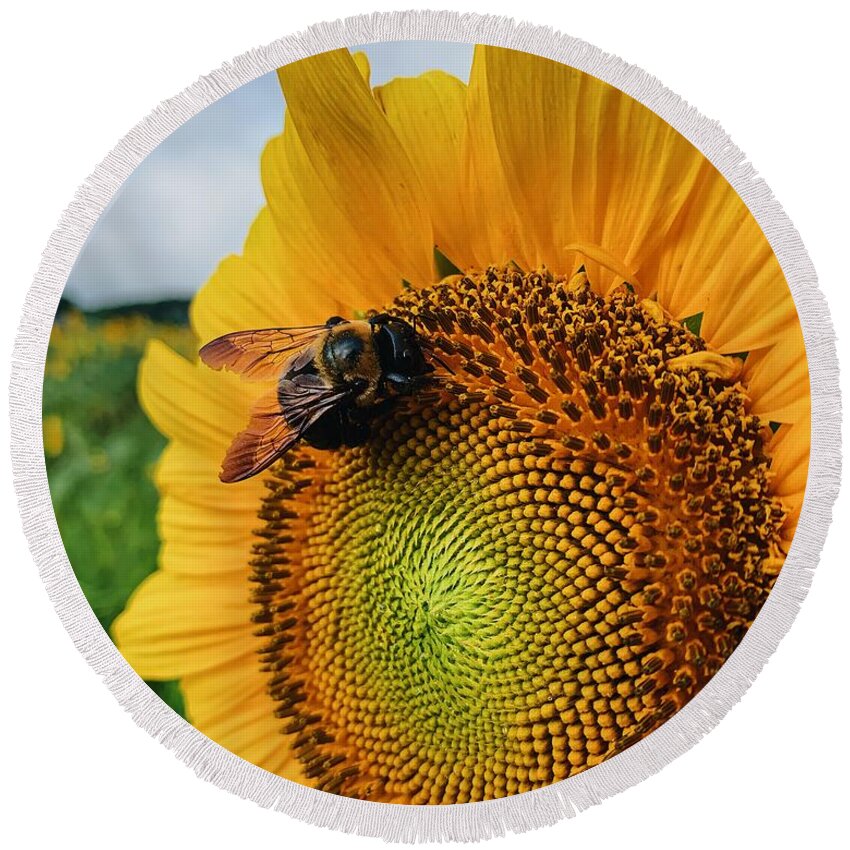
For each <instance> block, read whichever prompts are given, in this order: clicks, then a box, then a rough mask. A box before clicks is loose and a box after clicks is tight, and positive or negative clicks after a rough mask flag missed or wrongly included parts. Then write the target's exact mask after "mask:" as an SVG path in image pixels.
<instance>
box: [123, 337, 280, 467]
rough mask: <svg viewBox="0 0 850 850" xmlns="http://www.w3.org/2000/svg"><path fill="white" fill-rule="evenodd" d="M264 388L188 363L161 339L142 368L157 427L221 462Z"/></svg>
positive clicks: (143, 394) (144, 395)
mask: <svg viewBox="0 0 850 850" xmlns="http://www.w3.org/2000/svg"><path fill="white" fill-rule="evenodd" d="M264 386H265V385H260V384H249V383H248V382H245V381H240V379H239V377H238V376H236V375H231V374H227V373H223V372H214V371H213V370H212V369H209V368H207V367H206V366H204V365H203V364H202V363H197V364H192V363H189V362H188V361H187V360H184V359H183V358H182V357H181V356H180V355H179V354H176V353H175V352H174V351H172V350H171V349H170V348H169V347H168V346H167V345H164V344H163V343H161V342H159V341H157V340H152V341H151V342H150V343H149V344H148V346H147V348H146V350H145V355H144V357H143V358H142V362H141V364H140V366H139V402H140V404H141V406H142V408H143V409H144V411H145V412H146V413H147V415H148V417H149V418H150V420H151V421H152V422H153V423H154V425H156V427H157V429H159V431H160V432H161V433H163V434H164V435H165V436H166V437H169V438H171V439H172V440H181V441H183V442H185V443H188V444H189V445H192V446H195V447H196V448H197V449H198V450H199V451H202V452H203V453H204V454H206V455H209V456H212V457H213V458H215V459H217V460H218V461H220V460H221V459H222V457H223V456H224V452H225V450H226V449H227V447H228V446H229V445H230V442H231V440H232V439H233V436H234V434H236V433H237V432H239V431H240V430H242V429H243V428H244V427H245V423H246V422H247V421H248V417H249V410H250V406H251V402H252V399H253V398H254V397H255V396H257V395H258V393H260V392H262V390H263V388H264Z"/></svg>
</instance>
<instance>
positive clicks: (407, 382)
mask: <svg viewBox="0 0 850 850" xmlns="http://www.w3.org/2000/svg"><path fill="white" fill-rule="evenodd" d="M382 380H383V381H384V382H385V383H386V384H389V385H390V386H391V387H392V388H393V389H394V390H395V391H396V392H397V393H398V394H399V395H412V394H413V393H414V392H415V391H416V390H417V389H419V387H421V386H422V376H419V375H416V376H410V375H399V374H398V373H396V372H387V374H386V375H383V376H382Z"/></svg>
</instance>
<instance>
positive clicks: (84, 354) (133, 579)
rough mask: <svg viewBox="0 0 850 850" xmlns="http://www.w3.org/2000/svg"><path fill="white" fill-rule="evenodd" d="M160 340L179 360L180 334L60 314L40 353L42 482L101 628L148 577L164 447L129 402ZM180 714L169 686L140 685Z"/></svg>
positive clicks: (185, 342)
mask: <svg viewBox="0 0 850 850" xmlns="http://www.w3.org/2000/svg"><path fill="white" fill-rule="evenodd" d="M152 337H159V338H164V339H165V340H166V342H168V343H169V344H170V345H172V346H174V347H175V348H178V349H182V350H183V352H184V353H186V354H188V353H189V352H190V351H191V349H192V348H193V347H194V340H193V339H192V336H191V332H190V331H189V329H188V328H186V327H178V326H174V325H161V324H158V323H156V322H154V321H151V320H150V319H149V318H147V317H145V316H141V315H130V316H128V315H123V316H120V317H114V316H113V317H109V318H103V319H101V318H91V317H84V316H82V314H80V313H76V312H72V313H65V314H63V315H62V316H61V318H60V319H58V320H57V324H56V326H55V328H54V332H53V335H52V336H51V346H50V349H49V352H48V360H47V368H46V374H45V381H44V402H43V413H44V423H45V448H46V455H47V457H46V462H47V474H48V480H49V482H50V491H51V496H52V499H53V508H54V511H55V513H56V519H57V522H58V525H59V531H60V533H61V535H62V541H63V543H64V545H65V550H66V551H67V553H68V558H69V560H70V562H71V565H72V566H73V568H74V572H75V574H76V576H77V579H78V581H79V582H80V587H81V588H82V590H83V593H85V595H86V598H87V599H88V601H89V603H90V604H91V606H92V609H93V610H94V613H95V615H96V616H97V618H98V620H100V623H101V625H102V626H103V628H104V629H105V630H106V631H107V633H108V632H109V628H110V626H111V624H112V621H113V620H114V619H115V617H116V616H117V615H118V614H120V613H121V611H123V609H124V606H125V605H126V603H127V600H128V598H129V597H130V595H131V594H132V592H133V590H135V588H136V587H137V586H138V585H139V583H140V582H141V581H142V580H143V579H144V578H145V577H146V576H147V575H149V574H150V573H151V572H153V570H154V569H155V568H156V563H157V553H158V550H159V540H158V538H157V532H156V519H155V517H156V509H157V502H158V496H157V491H156V487H155V485H154V482H153V480H152V477H151V476H152V471H153V468H154V465H155V463H156V460H157V458H158V457H159V455H160V453H161V452H162V449H163V448H164V446H165V439H164V438H163V437H162V436H161V435H160V434H159V432H157V430H156V429H155V428H154V427H153V425H152V424H151V423H150V421H149V420H148V418H147V417H146V416H145V414H144V412H143V411H142V410H141V408H140V407H139V403H138V400H137V397H136V374H137V370H138V365H139V360H140V358H141V355H142V352H143V350H144V345H145V343H146V341H147V340H148V339H150V338H152ZM149 684H150V686H151V687H152V688H153V689H154V690H155V691H156V693H158V694H159V695H160V696H161V697H162V698H163V699H164V700H165V701H166V702H167V703H168V704H169V705H170V706H171V707H172V708H173V709H174V710H175V711H177V712H179V713H180V714H183V713H184V709H183V699H182V695H181V693H180V688H179V685H178V684H177V683H176V682H157V683H149Z"/></svg>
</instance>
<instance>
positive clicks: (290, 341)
mask: <svg viewBox="0 0 850 850" xmlns="http://www.w3.org/2000/svg"><path fill="white" fill-rule="evenodd" d="M327 329H328V326H327V325H308V326H306V327H303V328H265V329H263V330H256V331H236V333H232V334H225V335H224V336H220V337H218V339H214V340H213V341H212V342H208V343H207V344H206V345H205V346H204V347H203V348H202V349H201V350H200V351H199V352H198V353H199V354H200V356H201V360H203V361H204V363H206V364H207V366H209V367H210V368H211V369H227V370H228V371H230V372H238V373H239V374H241V375H243V376H244V377H246V378H249V379H251V380H254V381H265V380H269V379H271V378H277V377H279V376H280V375H281V373H282V372H283V367H284V365H285V364H286V362H287V360H288V359H289V358H290V356H291V355H292V353H293V352H295V351H299V350H300V349H303V348H304V347H305V346H307V345H309V344H310V343H311V342H312V341H313V340H314V339H315V338H316V337H317V336H318V335H319V334H321V333H322V332H323V331H326V330H327Z"/></svg>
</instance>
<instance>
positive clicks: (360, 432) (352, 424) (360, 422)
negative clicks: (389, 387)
mask: <svg viewBox="0 0 850 850" xmlns="http://www.w3.org/2000/svg"><path fill="white" fill-rule="evenodd" d="M339 414H340V434H341V437H342V441H343V442H344V443H345V445H346V446H349V447H352V448H353V447H354V446H362V445H363V443H365V442H366V440H368V439H369V433H370V429H369V421H368V419H367V418H366V417H365V416H361V415H358V412H357V408H347V409H340V411H339Z"/></svg>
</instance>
